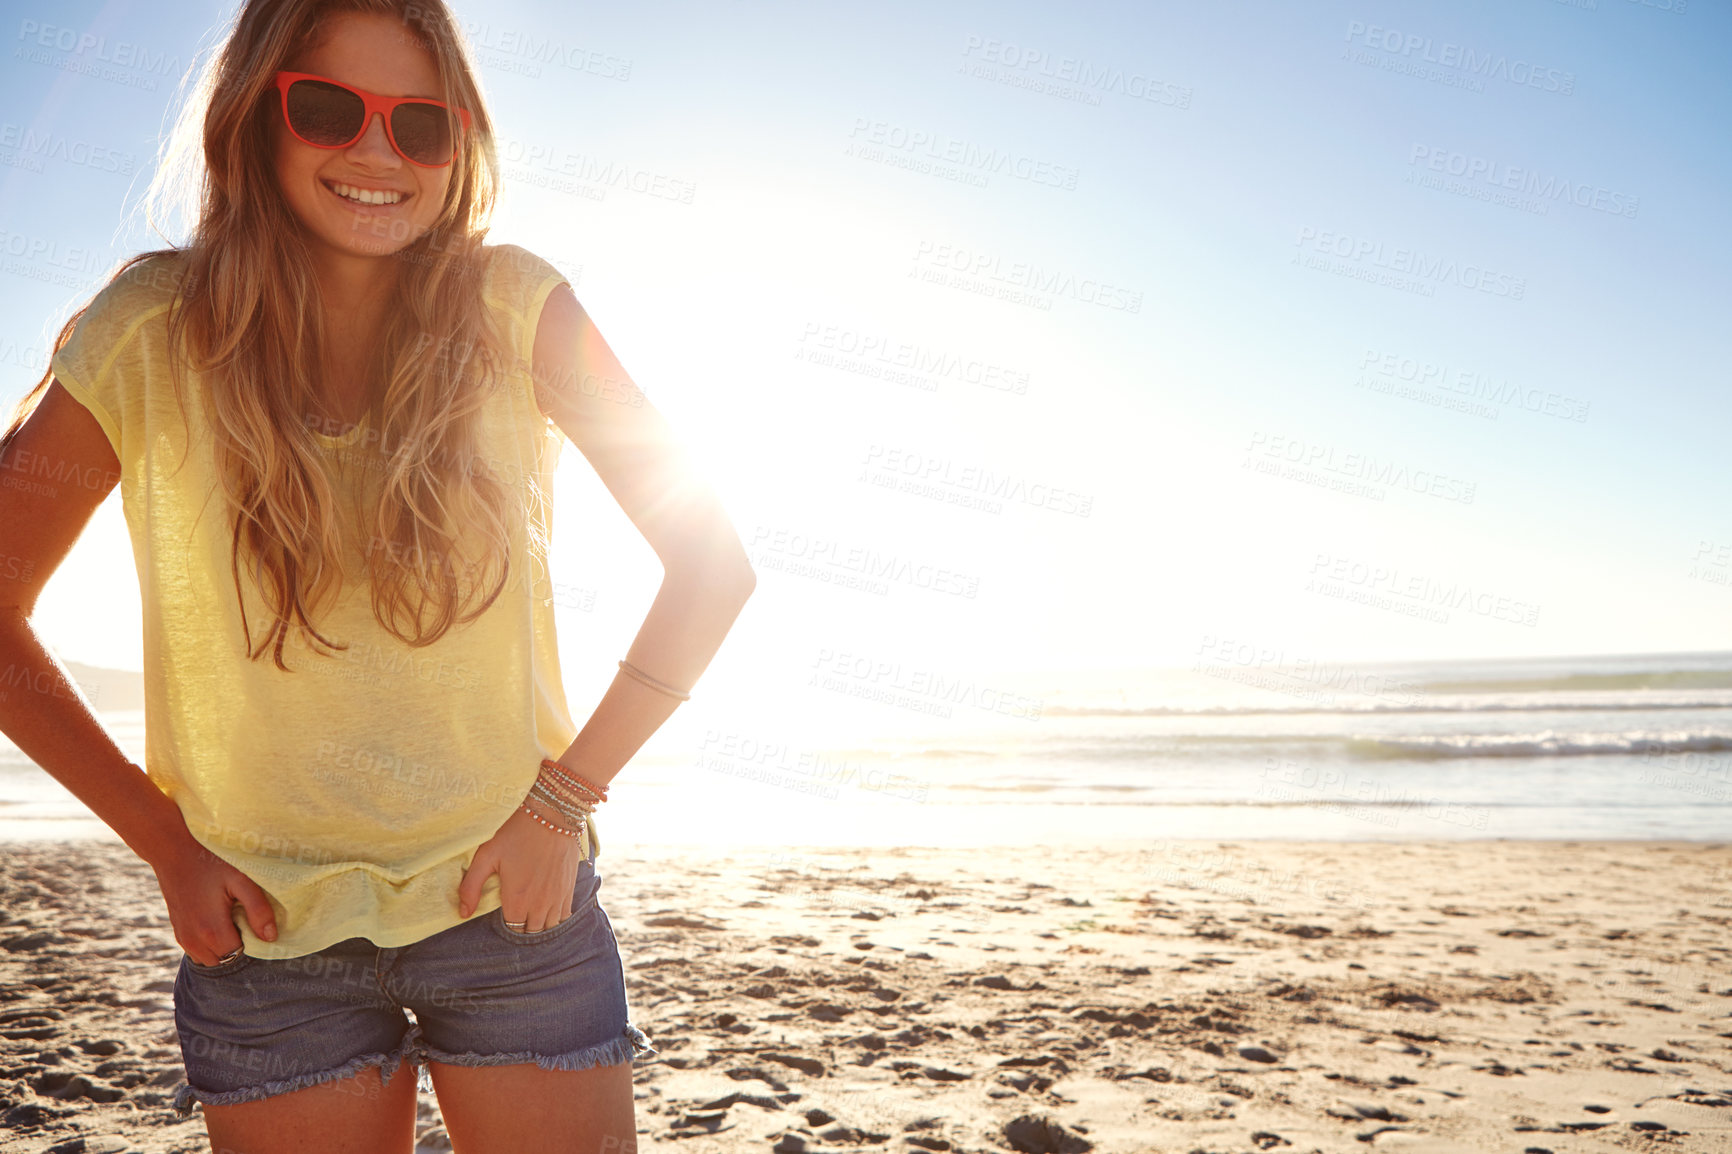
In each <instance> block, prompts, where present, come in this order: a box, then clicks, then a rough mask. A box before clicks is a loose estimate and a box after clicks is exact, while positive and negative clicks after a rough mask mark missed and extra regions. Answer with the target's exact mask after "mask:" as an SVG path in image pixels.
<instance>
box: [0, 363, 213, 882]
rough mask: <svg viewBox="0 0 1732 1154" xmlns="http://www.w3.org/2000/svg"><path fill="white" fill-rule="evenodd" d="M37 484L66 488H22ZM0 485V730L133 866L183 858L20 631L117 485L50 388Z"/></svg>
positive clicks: (165, 816) (77, 409)
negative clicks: (112, 837) (130, 854)
mask: <svg viewBox="0 0 1732 1154" xmlns="http://www.w3.org/2000/svg"><path fill="white" fill-rule="evenodd" d="M68 464H70V465H72V466H74V467H72V468H67V467H64V466H66V465H68ZM44 474H46V475H50V476H54V477H57V478H67V477H71V478H74V479H73V480H70V481H67V480H56V481H51V482H39V483H37V484H27V483H24V482H27V481H29V479H30V478H31V477H32V476H33V475H35V476H42V475H44ZM0 478H4V479H6V480H10V481H12V482H14V483H13V484H9V485H5V486H3V487H0V553H3V554H4V557H0V665H3V666H4V667H5V668H6V670H7V675H6V677H5V679H4V681H5V684H4V685H0V730H4V731H5V733H6V736H7V737H9V738H11V739H12V741H13V743H14V744H15V745H17V746H18V748H19V749H20V750H22V751H23V752H24V754H25V756H26V757H28V758H30V760H32V761H34V762H35V763H36V764H37V765H40V766H41V767H42V768H43V769H46V770H47V771H48V772H49V773H50V774H51V775H52V776H53V777H54V778H55V779H56V780H58V781H59V782H60V783H61V784H62V785H64V786H65V787H66V788H67V789H68V790H70V791H71V792H72V793H73V795H74V796H76V797H77V798H78V800H80V801H82V802H83V803H84V804H85V805H87V806H89V807H90V810H91V812H93V813H95V814H96V816H97V817H99V818H101V819H102V820H103V821H104V822H106V823H108V825H109V827H110V828H112V829H113V830H114V831H115V833H117V834H119V835H120V837H121V839H122V840H124V841H125V842H126V844H127V845H129V846H131V847H132V849H133V851H134V852H135V853H137V854H138V856H139V857H141V858H144V859H145V860H146V861H152V860H154V859H156V858H158V857H161V856H162V855H163V854H164V852H166V851H169V850H171V849H183V848H185V847H184V845H183V844H182V843H181V840H180V837H178V836H177V835H176V833H175V830H176V829H177V828H178V829H179V830H181V831H182V836H184V831H185V823H184V822H183V821H182V820H181V816H180V809H179V807H177V806H176V805H175V804H174V802H172V801H170V800H169V799H168V798H167V797H165V796H164V795H163V793H162V791H161V790H159V789H157V787H156V786H155V785H154V784H153V783H152V782H151V781H150V779H149V778H147V777H145V776H144V774H142V773H140V772H139V771H138V769H137V768H136V767H135V766H134V765H133V764H132V762H131V760H130V759H128V757H127V756H126V754H125V752H124V751H123V750H122V749H121V748H120V747H119V746H118V745H117V744H115V741H114V739H113V738H112V737H110V736H109V734H108V732H107V730H105V729H103V727H102V723H101V722H100V721H98V720H97V718H96V714H95V712H94V711H93V710H92V709H91V707H90V704H89V702H87V701H86V700H85V698H84V695H83V694H82V693H81V692H79V690H78V687H77V685H76V684H75V683H74V682H73V680H72V678H71V677H70V676H69V675H68V674H67V672H66V669H65V668H64V667H63V666H62V665H61V664H60V662H59V661H57V660H56V659H55V658H54V656H53V655H52V654H51V653H49V652H48V649H47V647H46V646H44V645H43V643H42V639H41V637H40V636H38V634H37V632H36V628H35V625H34V623H33V622H32V621H31V614H32V613H33V612H34V610H35V608H36V601H37V598H38V597H39V596H40V595H41V593H42V587H43V585H44V584H46V583H47V581H48V578H49V577H50V576H51V575H52V574H53V573H54V571H55V570H56V569H57V568H59V566H60V563H61V562H62V561H63V560H65V558H66V555H67V553H69V552H71V550H72V546H73V544H74V543H75V542H76V541H77V540H78V537H79V534H80V533H82V532H83V531H84V527H85V525H86V524H88V523H89V521H90V518H91V516H92V515H94V514H95V512H96V509H97V507H98V506H100V505H101V504H102V502H103V499H104V498H105V497H107V496H108V494H109V492H110V490H112V489H113V488H114V486H115V483H116V482H117V481H118V480H119V479H120V462H119V461H117V460H116V459H115V456H114V450H113V448H111V447H110V446H109V443H108V438H107V437H106V436H104V435H103V432H102V426H101V425H99V424H97V422H96V418H95V417H93V416H91V415H90V412H89V411H88V410H87V409H85V408H84V406H83V405H80V404H79V403H78V402H77V401H75V400H73V399H72V397H71V396H70V395H69V394H68V393H67V392H66V390H65V389H63V388H61V386H60V382H59V381H54V382H52V383H51V384H50V385H49V386H48V391H47V392H46V393H45V394H44V395H43V397H42V402H41V404H39V405H38V406H37V407H36V410H35V412H33V413H32V414H31V416H30V419H29V420H27V421H26V422H25V423H24V424H23V426H22V427H20V428H19V430H18V434H17V436H15V437H14V438H13V439H12V441H11V443H9V444H7V445H6V446H4V448H0ZM86 478H89V479H96V478H100V480H99V481H97V482H96V483H94V484H84V483H80V482H81V481H82V480H84V479H86ZM115 579H116V580H124V579H125V578H124V575H116V578H115Z"/></svg>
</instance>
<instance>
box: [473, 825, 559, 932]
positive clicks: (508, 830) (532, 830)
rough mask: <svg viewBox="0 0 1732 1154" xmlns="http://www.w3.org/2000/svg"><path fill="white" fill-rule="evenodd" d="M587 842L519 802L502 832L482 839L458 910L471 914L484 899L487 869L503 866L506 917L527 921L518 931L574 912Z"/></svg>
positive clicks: (543, 925)
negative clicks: (544, 822) (573, 900)
mask: <svg viewBox="0 0 1732 1154" xmlns="http://www.w3.org/2000/svg"><path fill="white" fill-rule="evenodd" d="M583 850H584V844H583V842H581V841H580V840H579V839H577V838H575V837H572V836H571V835H570V834H564V833H560V832H558V831H557V830H552V829H549V828H547V827H546V826H545V825H542V824H541V823H540V822H538V821H536V820H535V819H534V818H533V817H531V816H530V815H529V814H527V813H525V812H524V811H523V807H522V806H519V807H518V808H517V809H515V810H513V811H512V813H511V816H510V817H508V818H506V819H505V824H504V825H502V826H500V827H499V832H498V833H496V834H494V835H493V836H492V837H491V838H489V839H488V840H486V841H484V842H482V843H481V845H480V846H479V847H478V848H477V849H476V850H475V856H474V858H472V859H471V860H470V863H469V868H468V869H467V870H466V871H464V874H463V881H462V883H461V884H459V885H458V887H457V912H458V913H459V914H460V915H462V916H463V917H465V918H467V917H468V916H469V915H470V914H471V913H473V912H474V911H475V907H476V906H477V905H478V904H479V903H480V901H481V887H482V886H483V885H484V884H485V883H486V881H487V875H489V874H491V873H493V872H494V871H495V870H497V871H498V872H499V904H500V907H501V908H502V909H503V910H504V911H505V920H506V921H508V922H512V923H517V922H524V923H526V924H525V925H524V926H522V928H521V929H519V930H518V931H517V932H519V933H526V934H533V933H536V932H537V931H539V930H545V929H548V928H550V927H552V926H556V925H558V924H559V923H560V922H563V921H564V920H565V919H566V918H568V917H570V916H571V893H572V890H574V889H576V888H577V871H578V867H579V866H580V865H582V864H583Z"/></svg>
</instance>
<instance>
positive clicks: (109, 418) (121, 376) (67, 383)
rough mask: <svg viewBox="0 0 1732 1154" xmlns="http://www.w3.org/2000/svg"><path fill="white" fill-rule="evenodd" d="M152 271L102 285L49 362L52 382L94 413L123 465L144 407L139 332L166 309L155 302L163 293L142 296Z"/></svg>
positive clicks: (143, 358) (143, 353) (143, 357)
mask: <svg viewBox="0 0 1732 1154" xmlns="http://www.w3.org/2000/svg"><path fill="white" fill-rule="evenodd" d="M141 270H142V272H141ZM150 271H151V270H150V269H149V267H148V265H145V264H141V265H135V266H133V268H132V269H130V270H128V274H123V275H122V276H121V277H120V278H118V279H116V280H113V281H110V282H109V283H108V284H107V285H105V286H103V288H102V289H101V291H99V292H98V293H97V294H96V296H95V297H93V298H92V299H91V301H90V304H89V305H88V306H87V307H86V308H85V310H84V312H83V314H82V315H81V316H80V317H79V318H78V321H77V323H76V324H75V325H74V326H73V328H72V334H71V335H70V336H69V337H68V338H67V340H66V343H65V344H64V345H62V346H60V348H59V349H58V350H56V351H55V353H54V356H53V357H52V358H50V360H49V368H50V369H51V370H52V371H53V374H54V379H55V380H57V381H59V382H60V386H61V388H63V389H65V390H66V391H67V393H68V394H70V395H71V396H72V398H73V399H74V400H76V401H77V402H78V403H79V404H81V405H83V406H84V407H85V408H86V409H88V410H90V414H91V415H92V416H93V417H95V418H96V421H97V423H98V424H99V425H101V426H102V431H103V433H105V434H106V435H107V437H108V443H109V444H110V445H111V446H113V448H114V455H115V457H116V458H117V459H119V460H121V461H125V460H126V455H125V452H124V445H125V436H126V431H127V426H128V424H129V421H128V417H129V416H130V415H132V414H136V413H137V412H138V411H139V405H141V404H142V401H143V398H142V396H141V394H140V389H141V388H142V386H143V376H144V371H145V370H146V369H147V368H148V359H149V358H148V356H147V354H146V351H145V350H144V349H143V348H142V345H143V343H144V342H143V341H141V340H140V339H139V331H140V329H141V328H142V327H143V326H144V323H145V322H146V321H148V320H150V319H151V318H152V317H153V316H156V315H157V314H159V313H161V312H163V311H164V310H165V309H166V307H167V305H166V303H163V302H162V301H161V300H159V299H156V298H162V295H163V294H161V293H151V292H148V291H144V292H141V291H140V289H141V288H145V289H148V288H149V287H150V279H149V277H150ZM159 304H160V306H161V307H153V306H156V305H159Z"/></svg>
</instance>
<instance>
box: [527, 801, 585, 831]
mask: <svg viewBox="0 0 1732 1154" xmlns="http://www.w3.org/2000/svg"><path fill="white" fill-rule="evenodd" d="M518 808H520V809H521V810H523V812H524V813H526V814H528V815H529V816H530V817H532V818H534V819H535V820H536V821H538V822H540V823H541V824H542V825H544V826H546V827H547V828H548V829H551V830H554V831H555V832H557V833H562V834H565V835H566V836H567V837H582V836H583V823H582V822H579V823H578V824H577V829H575V830H569V829H564V828H562V827H560V826H557V825H554V824H553V823H552V822H550V821H548V820H547V819H546V818H544V817H542V816H541V815H540V814H539V813H536V812H535V811H534V810H533V809H530V808H529V803H528V802H523V803H522V804H520V805H519V807H518Z"/></svg>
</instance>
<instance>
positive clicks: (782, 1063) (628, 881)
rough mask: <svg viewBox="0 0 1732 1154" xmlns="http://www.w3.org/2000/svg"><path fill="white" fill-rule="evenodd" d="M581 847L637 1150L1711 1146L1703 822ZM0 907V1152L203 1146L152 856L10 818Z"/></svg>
mask: <svg viewBox="0 0 1732 1154" xmlns="http://www.w3.org/2000/svg"><path fill="white" fill-rule="evenodd" d="M598 863H599V865H600V868H601V872H602V876H603V879H604V882H603V890H602V902H603V905H604V907H605V908H606V910H607V911H608V915H609V919H610V921H611V923H612V924H613V926H614V928H615V932H616V935H617V937H618V939H619V942H620V949H621V954H622V958H623V961H624V963H625V968H626V975H627V983H628V989H629V994H630V998H631V1004H632V1015H633V1020H634V1022H635V1023H636V1024H637V1025H638V1026H639V1027H640V1028H642V1029H643V1030H644V1031H645V1032H646V1033H647V1034H648V1036H649V1038H650V1040H651V1041H652V1043H653V1044H654V1045H655V1046H656V1047H657V1049H658V1050H659V1052H660V1053H659V1056H658V1057H656V1058H654V1059H651V1060H650V1061H648V1062H647V1063H645V1064H643V1065H640V1066H639V1068H638V1070H637V1072H636V1084H637V1094H638V1100H637V1101H638V1124H639V1130H640V1148H642V1149H661V1148H663V1147H664V1146H667V1145H669V1144H670V1143H672V1141H673V1140H674V1139H675V1138H676V1137H677V1138H678V1139H679V1148H680V1149H681V1150H684V1151H688V1152H691V1154H722V1152H732V1151H746V1150H752V1151H761V1150H763V1149H765V1148H766V1147H774V1148H776V1149H778V1150H782V1151H784V1152H794V1151H803V1152H805V1154H818V1152H823V1151H838V1150H859V1149H871V1150H880V1149H882V1150H897V1151H913V1150H921V1149H924V1150H937V1151H954V1152H956V1154H975V1152H977V1151H979V1152H984V1151H1004V1150H1015V1149H1019V1148H1026V1149H1035V1148H1039V1144H1040V1142H1041V1141H1044V1140H1046V1139H1042V1138H1040V1137H1038V1136H1037V1131H1038V1130H1040V1128H1042V1127H1045V1128H1046V1130H1045V1132H1046V1135H1047V1138H1048V1139H1058V1140H1059V1141H1060V1143H1061V1144H1062V1145H1064V1146H1065V1148H1067V1149H1075V1150H1077V1151H1079V1154H1080V1152H1081V1151H1082V1150H1083V1146H1082V1145H1080V1143H1086V1144H1087V1148H1088V1149H1089V1150H1090V1151H1093V1152H1098V1154H1117V1152H1120V1151H1123V1152H1125V1154H1148V1152H1150V1151H1156V1150H1160V1151H1168V1150H1178V1151H1190V1150H1196V1149H1201V1150H1208V1151H1234V1152H1237V1151H1240V1150H1247V1149H1272V1150H1282V1151H1290V1152H1291V1154H1309V1152H1311V1151H1314V1150H1315V1151H1326V1152H1328V1154H1334V1152H1336V1151H1346V1150H1363V1149H1366V1148H1368V1147H1369V1148H1372V1149H1385V1148H1388V1149H1402V1150H1413V1151H1437V1152H1439V1154H1441V1152H1443V1151H1450V1152H1458V1151H1468V1150H1488V1151H1491V1150H1497V1151H1506V1150H1523V1149H1527V1148H1535V1147H1537V1148H1541V1149H1546V1150H1550V1151H1552V1152H1553V1154H1565V1151H1573V1150H1583V1149H1586V1148H1587V1147H1585V1146H1584V1145H1583V1143H1584V1142H1589V1143H1591V1145H1592V1147H1593V1148H1596V1149H1597V1148H1603V1146H1604V1145H1605V1143H1606V1142H1607V1140H1610V1141H1611V1142H1612V1143H1613V1144H1614V1145H1629V1144H1631V1143H1639V1144H1644V1145H1645V1144H1647V1143H1648V1142H1650V1141H1654V1140H1660V1141H1663V1143H1664V1146H1665V1148H1666V1149H1668V1150H1673V1151H1710V1150H1721V1149H1727V1148H1732V939H1729V938H1728V935H1727V932H1726V930H1727V927H1728V926H1732V847H1728V846H1727V845H1725V844H1724V843H1718V844H1716V843H1703V842H1692V841H1678V840H1668V841H1648V842H1642V841H1633V840H1632V841H1625V840H1614V841H1589V840H1575V841H1567V842H1566V841H1530V840H1514V839H1484V840H1477V841H1472V842H1464V841H1431V842H1421V841H1403V842H1390V841H1379V840H1368V841H1358V842H1348V841H1327V842H1324V841H1306V840H1300V839H1291V838H1289V839H1286V840H1280V841H1277V840H1274V839H1268V840H1254V841H1253V840H1239V841H1232V840H1223V839H1194V840H1185V841H1179V840H1174V839H1167V840H1164V841H1163V840H1157V839H1151V840H1149V841H1146V842H1142V843H1137V844H1135V845H1132V846H1123V845H1103V846H1099V847H1086V846H1072V845H1055V846H1038V845H1037V846H1026V847H1021V848H1018V847H1010V848H1008V849H1007V848H1003V847H1000V848H998V849H996V850H993V851H991V852H986V851H983V850H981V849H979V848H950V849H930V848H917V847H888V848H884V849H877V850H874V849H869V848H860V847H833V846H823V845H805V846H797V845H790V846H782V847H778V848H774V849H770V848H768V847H750V848H746V847H742V848H740V849H737V850H731V851H730V850H727V849H718V848H715V847H705V846H696V847H693V846H683V847H676V846H657V845H634V844H630V843H629V842H627V841H626V840H625V839H623V838H622V837H620V836H618V835H617V834H616V836H615V837H614V838H613V839H612V840H611V841H608V842H605V843H604V847H603V851H602V854H601V856H600V858H599V859H598ZM0 910H3V911H4V916H5V918H6V921H5V922H4V924H0V1019H3V1021H0V1055H3V1060H4V1066H3V1067H0V1075H3V1076H0V1116H4V1118H5V1119H6V1121H7V1124H8V1128H9V1129H10V1130H11V1131H12V1134H11V1136H9V1137H6V1138H0V1154H12V1152H13V1151H20V1152H22V1151H25V1150H30V1151H38V1150H41V1149H44V1148H45V1147H46V1146H48V1145H50V1144H51V1143H52V1142H59V1141H64V1140H66V1139H69V1138H72V1137H73V1136H74V1135H75V1134H80V1133H81V1134H84V1135H85V1136H86V1137H87V1138H88V1139H91V1140H92V1141H91V1142H90V1143H89V1145H88V1148H90V1149H113V1150H117V1151H118V1150H141V1151H145V1152H146V1154H166V1152H171V1151H173V1152H178V1151H182V1150H195V1149H203V1148H204V1147H203V1141H204V1139H203V1126H202V1123H201V1122H200V1121H199V1120H198V1119H197V1118H196V1117H195V1118H194V1119H193V1120H191V1121H187V1122H180V1121H177V1120H175V1119H174V1118H173V1114H172V1111H171V1110H170V1109H169V1108H168V1106H167V1105H166V1103H167V1101H168V1099H169V1096H170V1095H171V1094H172V1090H173V1085H174V1083H175V1082H176V1081H178V1079H179V1077H180V1059H179V1051H178V1047H177V1046H176V1044H175V1041H174V1035H173V1017H172V984H173V977H174V967H175V966H176V965H177V964H178V961H179V956H180V951H179V949H178V947H177V946H176V945H175V944H174V942H173V938H172V934H171V933H170V932H169V929H168V925H167V917H166V911H165V910H164V909H163V907H162V904H161V899H160V895H159V894H158V893H157V891H156V889H155V881H154V877H153V876H152V875H151V873H150V871H149V869H148V867H146V866H145V865H144V864H143V863H142V862H140V861H138V859H137V858H136V857H134V855H132V853H131V851H130V850H127V849H126V847H125V846H124V845H122V844H120V843H119V842H118V841H115V842H112V843H110V842H106V841H84V842H65V843H57V842H54V841H47V840H43V841H32V842H25V843H18V842H12V843H6V844H4V845H3V846H0ZM51 1058H52V1059H53V1060H50V1059H51ZM421 1097H422V1103H421V1117H420V1121H419V1123H418V1128H417V1129H418V1133H419V1134H420V1136H421V1138H422V1144H421V1147H420V1148H421V1149H423V1150H426V1151H434V1150H439V1149H442V1148H444V1147H442V1146H441V1145H440V1141H441V1135H442V1131H440V1130H439V1129H438V1114H437V1106H436V1104H435V1102H434V1100H433V1098H432V1095H430V1094H423V1095H422V1096H421ZM1054 1127H1056V1128H1057V1129H1054ZM1061 1131H1062V1134H1063V1135H1068V1136H1069V1137H1068V1138H1067V1139H1065V1138H1059V1135H1060V1133H1061ZM103 1136H112V1137H113V1139H114V1141H113V1143H111V1144H109V1145H103V1144H101V1143H100V1142H98V1141H96V1139H99V1138H101V1137H103Z"/></svg>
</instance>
